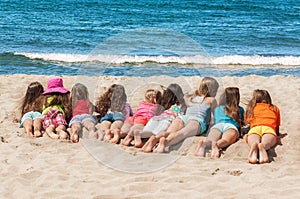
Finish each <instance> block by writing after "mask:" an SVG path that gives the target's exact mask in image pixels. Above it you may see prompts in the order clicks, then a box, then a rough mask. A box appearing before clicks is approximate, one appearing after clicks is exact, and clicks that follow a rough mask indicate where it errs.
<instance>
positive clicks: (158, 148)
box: [153, 137, 166, 153]
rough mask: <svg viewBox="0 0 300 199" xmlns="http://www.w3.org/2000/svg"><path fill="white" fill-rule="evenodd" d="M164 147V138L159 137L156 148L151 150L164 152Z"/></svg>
mask: <svg viewBox="0 0 300 199" xmlns="http://www.w3.org/2000/svg"><path fill="white" fill-rule="evenodd" d="M165 147H166V138H165V137H161V138H160V139H159V144H158V146H157V148H156V149H154V150H153V152H154V153H164V152H165Z"/></svg>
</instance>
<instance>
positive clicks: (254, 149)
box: [248, 143, 258, 164]
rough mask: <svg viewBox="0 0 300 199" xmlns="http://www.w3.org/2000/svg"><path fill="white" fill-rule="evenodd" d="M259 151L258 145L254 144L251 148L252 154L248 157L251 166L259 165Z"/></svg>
mask: <svg viewBox="0 0 300 199" xmlns="http://www.w3.org/2000/svg"><path fill="white" fill-rule="evenodd" d="M257 149H258V143H253V144H252V145H251V148H250V152H249V155H248V162H249V163H251V164H256V163H257V161H258V160H257V155H258V154H257Z"/></svg>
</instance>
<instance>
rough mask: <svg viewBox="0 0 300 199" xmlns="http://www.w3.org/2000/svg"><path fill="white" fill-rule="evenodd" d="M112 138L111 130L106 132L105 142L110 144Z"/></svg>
mask: <svg viewBox="0 0 300 199" xmlns="http://www.w3.org/2000/svg"><path fill="white" fill-rule="evenodd" d="M111 138H112V134H111V132H110V129H107V130H106V131H105V136H104V141H105V142H110V140H111Z"/></svg>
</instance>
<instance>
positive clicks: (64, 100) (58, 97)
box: [44, 92, 72, 121]
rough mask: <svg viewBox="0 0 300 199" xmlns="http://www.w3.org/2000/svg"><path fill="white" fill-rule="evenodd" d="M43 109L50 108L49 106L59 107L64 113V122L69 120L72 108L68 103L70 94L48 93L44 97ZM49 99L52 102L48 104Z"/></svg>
mask: <svg viewBox="0 0 300 199" xmlns="http://www.w3.org/2000/svg"><path fill="white" fill-rule="evenodd" d="M44 96H45V97H44V107H45V108H47V107H51V106H55V105H58V106H61V107H62V108H63V110H64V112H65V117H66V120H67V121H68V120H70V119H71V115H72V107H71V102H70V92H67V93H49V94H46V95H44ZM49 97H51V98H52V100H51V102H50V103H48V98H49Z"/></svg>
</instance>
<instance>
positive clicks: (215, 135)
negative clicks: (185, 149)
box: [205, 128, 222, 158]
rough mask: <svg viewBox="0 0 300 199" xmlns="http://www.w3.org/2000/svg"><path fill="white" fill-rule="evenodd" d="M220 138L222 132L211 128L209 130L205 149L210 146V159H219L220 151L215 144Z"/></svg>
mask: <svg viewBox="0 0 300 199" xmlns="http://www.w3.org/2000/svg"><path fill="white" fill-rule="evenodd" d="M221 138H222V132H221V131H220V130H219V129H217V128H212V129H210V131H209V133H208V136H207V139H206V141H205V142H206V143H205V147H208V146H210V147H211V154H210V157H211V158H218V157H220V149H219V147H218V145H217V142H218V141H219V140H220V139H221Z"/></svg>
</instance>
